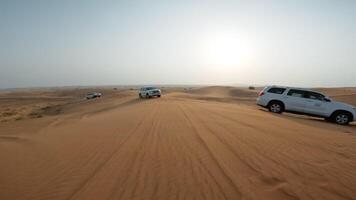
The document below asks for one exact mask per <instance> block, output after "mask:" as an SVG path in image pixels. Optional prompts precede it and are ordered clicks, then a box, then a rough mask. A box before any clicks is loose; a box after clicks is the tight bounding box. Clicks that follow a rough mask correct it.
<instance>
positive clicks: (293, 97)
mask: <svg viewBox="0 0 356 200" xmlns="http://www.w3.org/2000/svg"><path fill="white" fill-rule="evenodd" d="M305 95H306V93H305V91H303V90H297V89H290V90H289V91H288V93H287V95H285V96H284V104H285V109H286V110H288V111H294V112H304V109H305Z"/></svg>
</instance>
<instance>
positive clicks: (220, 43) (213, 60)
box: [203, 32, 254, 66]
mask: <svg viewBox="0 0 356 200" xmlns="http://www.w3.org/2000/svg"><path fill="white" fill-rule="evenodd" d="M203 48H204V49H203V51H204V54H205V56H204V57H205V58H204V59H205V62H207V63H208V64H212V65H220V66H221V65H224V66H234V65H241V64H245V63H246V62H248V61H249V60H250V59H252V58H253V54H254V52H253V45H252V43H251V41H249V40H248V38H247V37H242V36H241V35H239V34H237V33H233V32H217V33H214V34H211V35H209V36H208V37H206V38H205V42H204V47H203Z"/></svg>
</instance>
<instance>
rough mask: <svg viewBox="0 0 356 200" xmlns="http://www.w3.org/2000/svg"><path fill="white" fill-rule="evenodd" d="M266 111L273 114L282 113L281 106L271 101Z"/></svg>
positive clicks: (279, 103)
mask: <svg viewBox="0 0 356 200" xmlns="http://www.w3.org/2000/svg"><path fill="white" fill-rule="evenodd" d="M268 110H269V111H270V112H273V113H282V112H283V104H282V103H281V102H278V101H273V102H271V103H269V105H268Z"/></svg>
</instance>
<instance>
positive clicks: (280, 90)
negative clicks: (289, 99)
mask: <svg viewBox="0 0 356 200" xmlns="http://www.w3.org/2000/svg"><path fill="white" fill-rule="evenodd" d="M284 91H286V89H285V88H271V89H269V90H268V91H267V92H269V93H274V94H283V92H284Z"/></svg>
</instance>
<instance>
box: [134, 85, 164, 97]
mask: <svg viewBox="0 0 356 200" xmlns="http://www.w3.org/2000/svg"><path fill="white" fill-rule="evenodd" d="M138 96H139V97H140V98H151V97H161V90H160V89H158V88H155V87H143V88H141V89H140V91H139V92H138Z"/></svg>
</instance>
